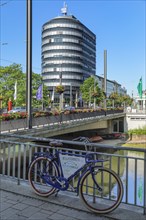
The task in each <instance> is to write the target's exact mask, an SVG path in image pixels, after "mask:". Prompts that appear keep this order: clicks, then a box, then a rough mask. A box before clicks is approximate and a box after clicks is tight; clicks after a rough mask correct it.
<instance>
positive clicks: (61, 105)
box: [59, 65, 63, 110]
mask: <svg viewBox="0 0 146 220" xmlns="http://www.w3.org/2000/svg"><path fill="white" fill-rule="evenodd" d="M59 78H60V86H62V65H61V70H60V73H59ZM59 108H60V110H62V109H63V92H62V93H60V105H59Z"/></svg>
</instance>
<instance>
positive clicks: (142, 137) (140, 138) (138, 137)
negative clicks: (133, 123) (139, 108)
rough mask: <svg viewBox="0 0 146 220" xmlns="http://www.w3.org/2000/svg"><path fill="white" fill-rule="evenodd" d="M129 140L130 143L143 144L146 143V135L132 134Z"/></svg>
mask: <svg viewBox="0 0 146 220" xmlns="http://www.w3.org/2000/svg"><path fill="white" fill-rule="evenodd" d="M129 140H130V141H135V142H137V141H139V142H140V141H142V142H144V141H145V142H146V135H145V134H139V135H137V134H131V135H130V137H129Z"/></svg>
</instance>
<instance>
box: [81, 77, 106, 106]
mask: <svg viewBox="0 0 146 220" xmlns="http://www.w3.org/2000/svg"><path fill="white" fill-rule="evenodd" d="M80 91H81V93H82V98H83V100H84V101H85V102H87V103H89V102H90V101H91V102H93V101H94V98H95V99H96V104H99V103H100V101H102V100H103V99H104V93H103V91H102V90H101V89H100V88H99V86H98V82H97V81H96V80H95V79H94V77H89V78H87V79H86V80H85V81H84V83H83V84H82V85H81V86H80Z"/></svg>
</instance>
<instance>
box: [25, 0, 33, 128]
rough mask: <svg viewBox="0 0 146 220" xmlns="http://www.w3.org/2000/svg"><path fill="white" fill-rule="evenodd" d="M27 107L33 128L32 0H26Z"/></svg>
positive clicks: (28, 120) (29, 120)
mask: <svg viewBox="0 0 146 220" xmlns="http://www.w3.org/2000/svg"><path fill="white" fill-rule="evenodd" d="M26 10H27V11H26V19H27V20H26V23H27V25H26V80H27V82H26V101H27V104H26V108H27V113H28V118H27V123H28V128H29V129H31V128H32V106H31V105H32V0H26Z"/></svg>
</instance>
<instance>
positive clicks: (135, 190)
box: [102, 139, 146, 206]
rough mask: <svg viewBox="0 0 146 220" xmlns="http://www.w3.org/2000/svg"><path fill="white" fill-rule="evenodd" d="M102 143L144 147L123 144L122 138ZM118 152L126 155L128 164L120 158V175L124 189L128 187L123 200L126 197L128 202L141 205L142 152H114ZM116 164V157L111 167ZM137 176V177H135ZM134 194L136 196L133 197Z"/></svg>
mask: <svg viewBox="0 0 146 220" xmlns="http://www.w3.org/2000/svg"><path fill="white" fill-rule="evenodd" d="M102 144H107V145H111V146H124V147H126V146H127V147H133V149H134V148H135V147H136V148H143V149H146V144H127V145H126V144H123V143H122V140H120V139H117V140H105V141H103V142H102ZM116 153H117V154H120V155H122V156H124V157H128V158H129V159H128V164H127V161H126V159H124V158H123V159H122V160H120V164H121V167H120V170H121V172H120V176H121V179H122V182H123V184H124V191H125V192H126V190H127V189H128V191H127V192H128V194H127V198H126V193H124V197H123V201H124V202H125V201H126V199H127V201H128V203H130V204H134V203H136V205H139V206H143V204H144V200H143V195H144V161H143V160H142V159H143V158H144V153H142V152H136V151H129V150H125V151H122V150H121V151H117V152H115V153H114V154H116ZM133 158H137V164H136V162H135V159H133ZM116 166H117V159H114V160H113V161H112V168H113V169H115V167H116ZM126 166H127V169H128V173H127V172H126ZM136 166H137V171H136V173H135V168H136ZM136 176H137V178H136ZM135 194H136V197H135Z"/></svg>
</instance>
